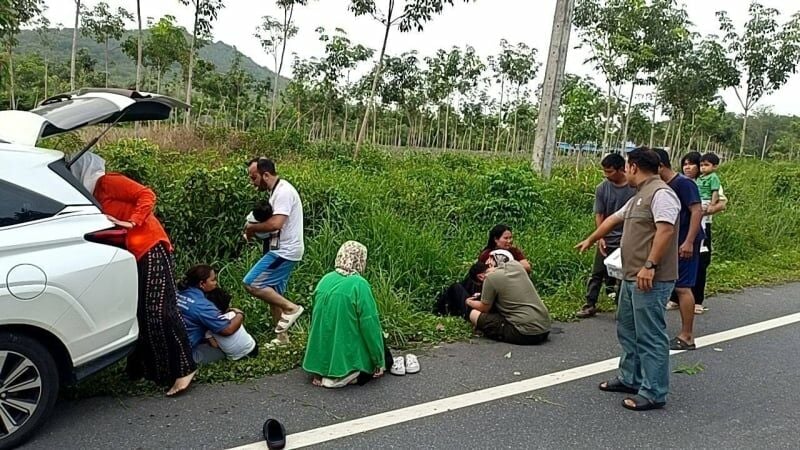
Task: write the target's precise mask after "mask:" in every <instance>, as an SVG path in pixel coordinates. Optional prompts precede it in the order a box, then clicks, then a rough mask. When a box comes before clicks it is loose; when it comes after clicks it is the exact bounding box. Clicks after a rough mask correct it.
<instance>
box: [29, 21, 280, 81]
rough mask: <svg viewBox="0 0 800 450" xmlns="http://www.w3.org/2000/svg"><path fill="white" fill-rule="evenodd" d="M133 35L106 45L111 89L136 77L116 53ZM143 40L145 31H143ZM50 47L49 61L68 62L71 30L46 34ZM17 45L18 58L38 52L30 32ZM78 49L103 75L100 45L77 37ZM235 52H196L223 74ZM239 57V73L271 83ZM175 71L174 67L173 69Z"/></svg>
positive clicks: (222, 48)
mask: <svg viewBox="0 0 800 450" xmlns="http://www.w3.org/2000/svg"><path fill="white" fill-rule="evenodd" d="M135 33H136V31H134V30H130V31H126V32H125V34H124V35H123V36H122V39H121V40H119V41H118V40H111V41H109V46H108V48H109V62H108V71H109V77H110V83H111V84H112V85H115V86H122V85H128V84H131V83H132V82H133V79H134V76H135V74H136V63H135V62H134V61H133V60H131V59H130V58H128V57H127V56H126V55H125V54H124V53H123V52H122V50H121V49H120V42H124V41H125V40H126V39H128V37H129V36H132V35H135ZM144 33H145V36H146V33H147V30H144ZM50 36H51V38H52V40H53V45H52V50H51V54H50V56H49V57H50V59H51V60H54V61H60V62H67V63H68V62H69V60H70V54H71V52H72V29H71V28H64V29H61V30H52V31H51V34H50ZM17 38H18V40H19V45H17V47H16V49H15V52H16V53H18V54H28V53H37V52H40V51H41V44H40V41H39V36H38V35H37V34H36V32H35V31H33V30H23V31H22V32H21V33H20V34H19V35H18V36H17ZM78 48H79V49H80V48H85V49H86V50H87V51H88V52H89V55H91V57H92V58H94V59H95V60H97V70H98V71H103V61H104V60H105V48H104V46H103V44H98V43H97V42H95V41H94V40H92V39H91V38H89V37H85V36H81V35H80V34H79V35H78ZM237 52H238V50H237V49H236V47H234V46H232V45H228V44H226V43H224V42H222V41H217V42H212V43H210V44H208V45H206V46H205V47H203V48H201V49H200V50H199V51H198V54H199V56H200V58H201V59H203V60H205V61H208V62H210V63H212V64H214V66H215V67H216V69H217V71H218V72H221V73H224V72H227V71H228V69H230V67H231V64H232V63H233V60H234V58H235V56H236V53H237ZM238 53H240V54H241V66H242V69H243V70H244V71H245V72H247V73H249V74H250V75H252V76H253V77H255V78H256V79H259V80H263V79H265V78H269V79H272V78H273V77H274V76H275V75H274V72H273V71H271V70H270V69H268V68H266V67H263V66H260V65H258V64H257V63H256V62H255V61H253V60H252V59H251V58H250V57H248V56H247V55H244V54H242V53H241V52H238ZM176 67H177V66H176ZM288 81H289V80H288V79H287V78H284V77H281V79H280V80H279V82H278V86H279V87H281V88H283V87H284V86H285V85H286V83H288Z"/></svg>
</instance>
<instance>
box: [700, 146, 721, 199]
mask: <svg viewBox="0 0 800 450" xmlns="http://www.w3.org/2000/svg"><path fill="white" fill-rule="evenodd" d="M717 167H719V156H717V155H716V154H714V153H706V154H705V155H703V156H701V157H700V177H699V178H698V179H697V187H698V189H699V190H700V201H701V202H702V204H703V212H704V213H705V212H706V211H708V207H709V205H716V204H717V203H719V194H720V192H719V191H720V186H721V185H722V183H721V182H720V179H719V175H717Z"/></svg>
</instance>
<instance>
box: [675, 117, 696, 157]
mask: <svg viewBox="0 0 800 450" xmlns="http://www.w3.org/2000/svg"><path fill="white" fill-rule="evenodd" d="M696 117H697V114H696V113H695V112H692V123H691V125H690V126H691V127H692V134H691V135H689V142H687V143H686V150H687V151H692V143H694V121H695V118H696ZM675 154H677V152H676V153H675ZM673 157H674V155H673Z"/></svg>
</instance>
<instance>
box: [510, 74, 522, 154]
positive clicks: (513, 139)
mask: <svg viewBox="0 0 800 450" xmlns="http://www.w3.org/2000/svg"><path fill="white" fill-rule="evenodd" d="M519 89H520V86H519V85H517V92H516V93H515V94H514V95H515V97H516V102H517V103H519ZM518 114H519V104H518V105H517V107H516V108H514V127H513V128H512V131H513V134H512V137H511V147H512V149H513V151H514V153H516V151H517V116H518Z"/></svg>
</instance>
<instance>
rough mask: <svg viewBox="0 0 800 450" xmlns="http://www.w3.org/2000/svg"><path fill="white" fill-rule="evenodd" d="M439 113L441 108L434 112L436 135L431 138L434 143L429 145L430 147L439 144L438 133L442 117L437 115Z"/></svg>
mask: <svg viewBox="0 0 800 450" xmlns="http://www.w3.org/2000/svg"><path fill="white" fill-rule="evenodd" d="M439 112H441V107H440V108H439V111H436V134H435V135H434V137H433V138H434V141H433V142H432V143H431V147H433V146H434V145H436V146H438V145H439V142H441V141H440V140H439V131H440V130H441V123H442V115H441V114H439Z"/></svg>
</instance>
